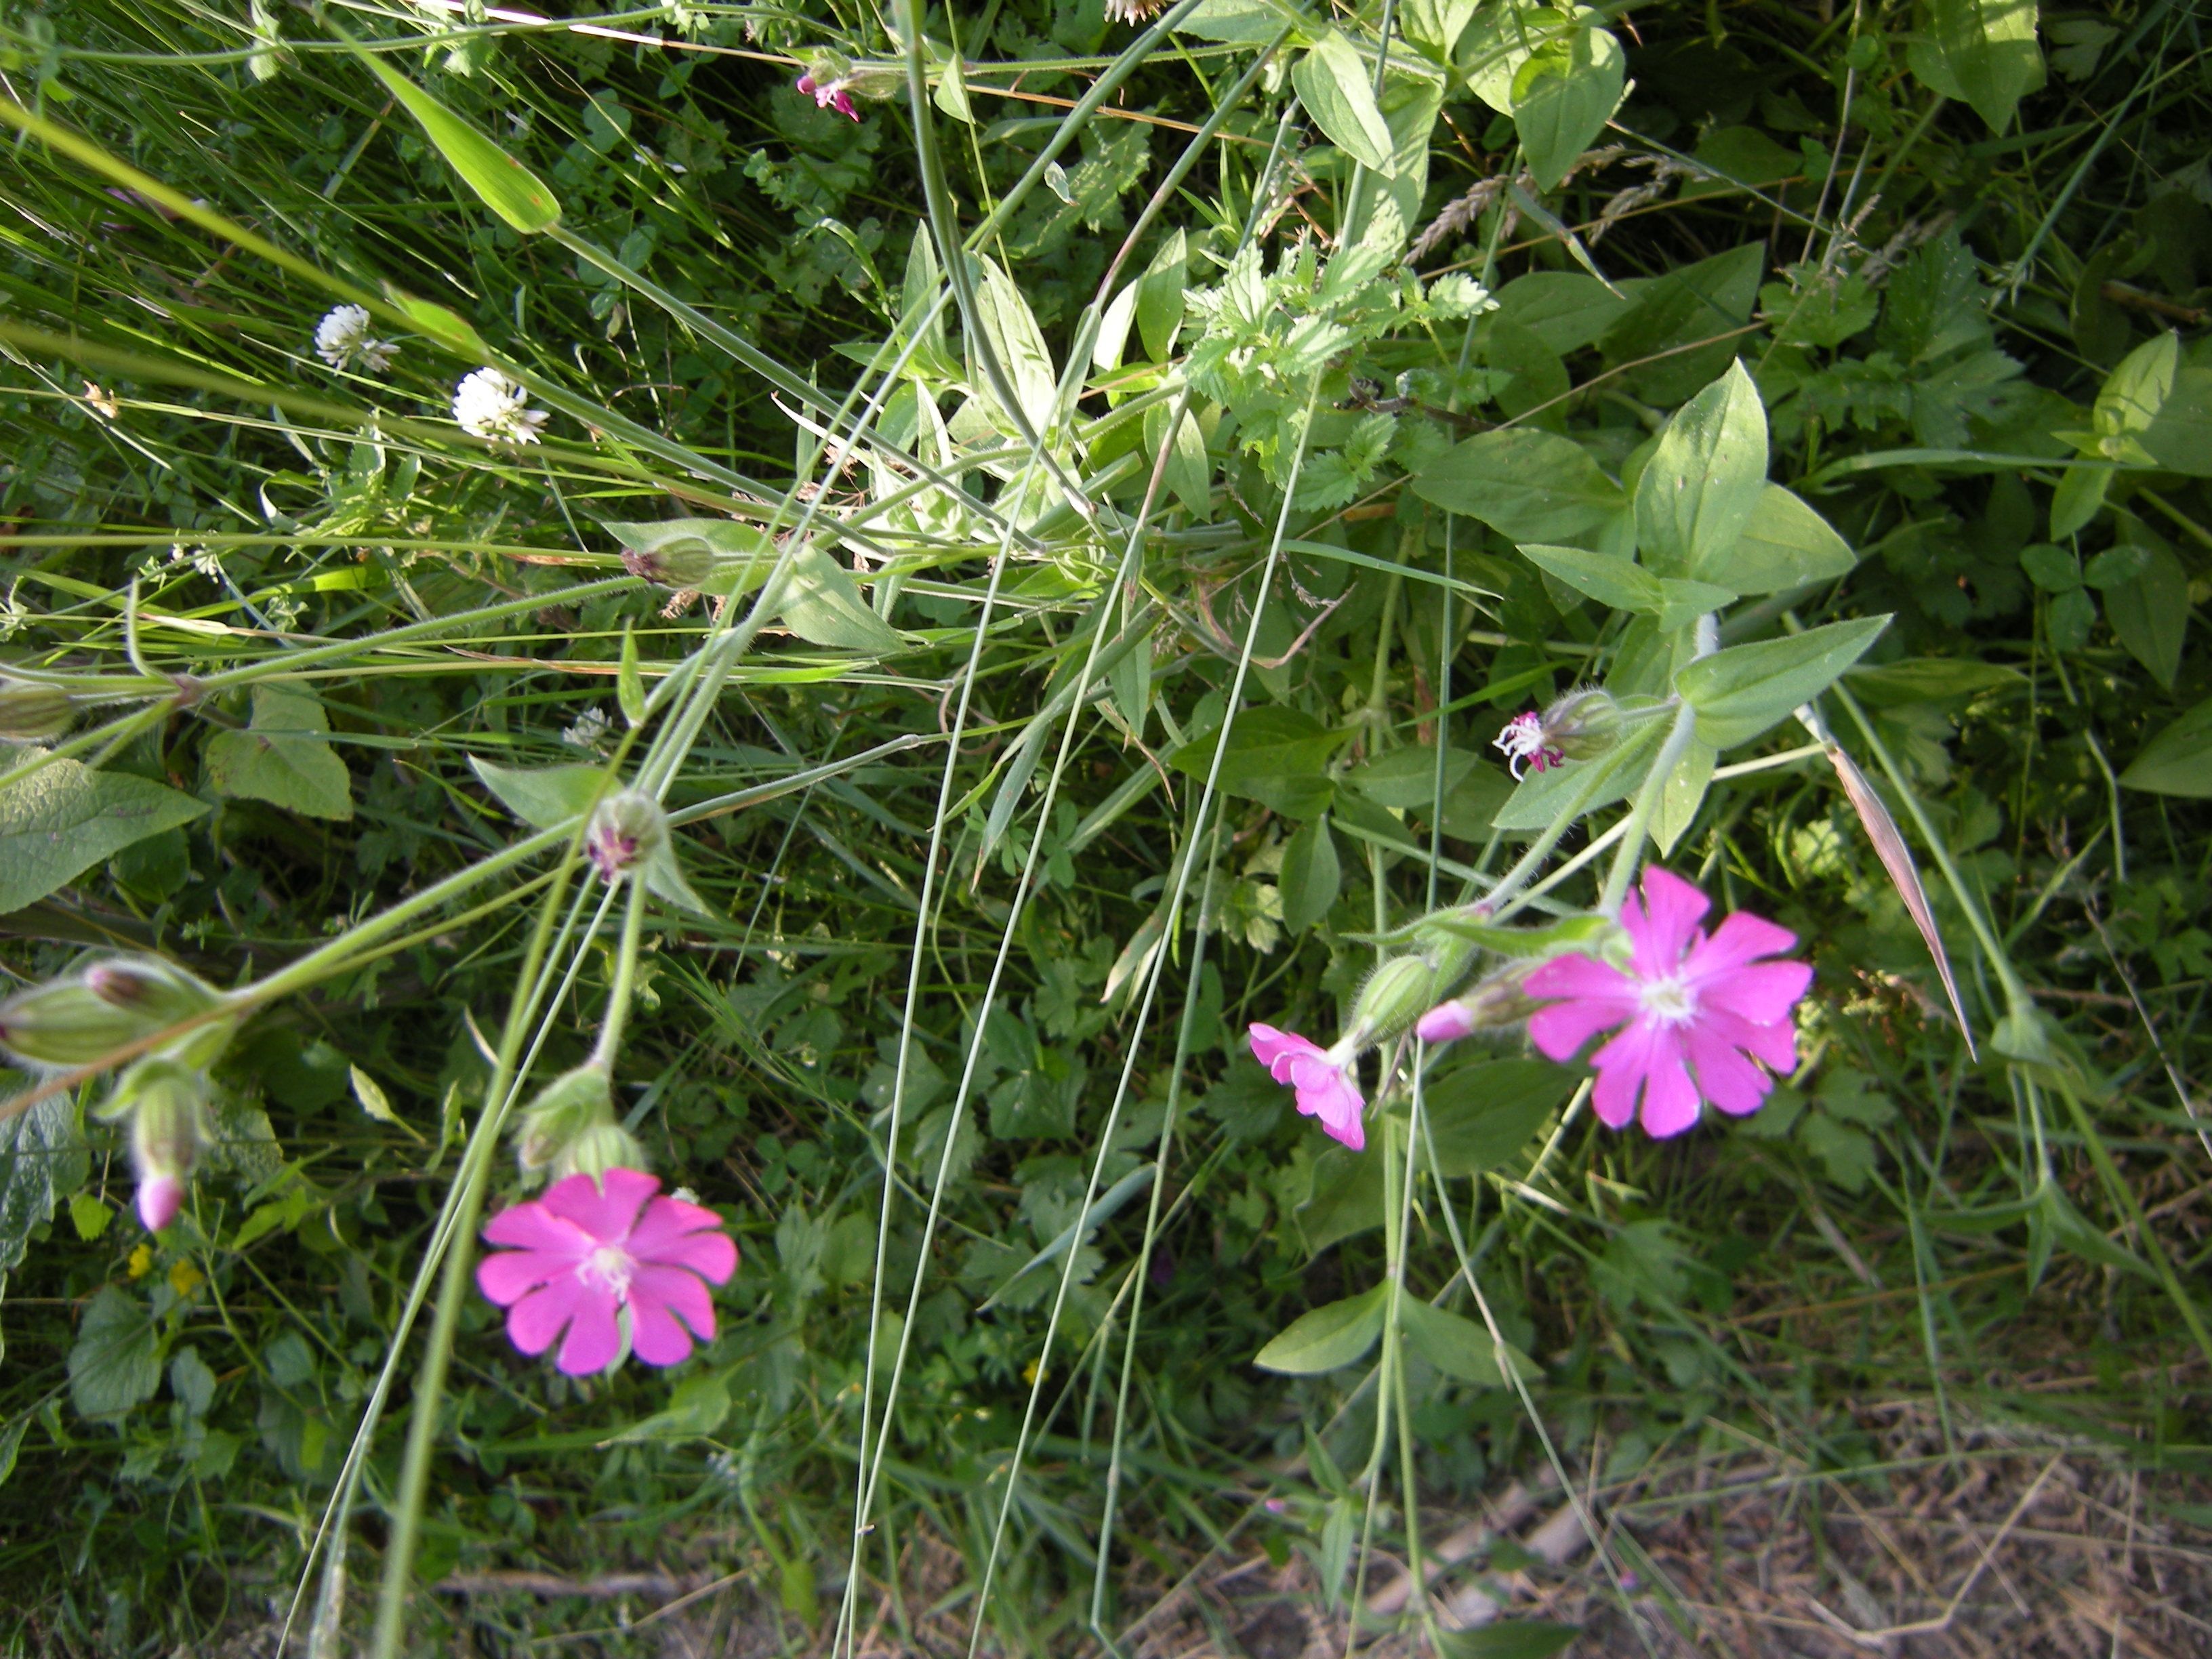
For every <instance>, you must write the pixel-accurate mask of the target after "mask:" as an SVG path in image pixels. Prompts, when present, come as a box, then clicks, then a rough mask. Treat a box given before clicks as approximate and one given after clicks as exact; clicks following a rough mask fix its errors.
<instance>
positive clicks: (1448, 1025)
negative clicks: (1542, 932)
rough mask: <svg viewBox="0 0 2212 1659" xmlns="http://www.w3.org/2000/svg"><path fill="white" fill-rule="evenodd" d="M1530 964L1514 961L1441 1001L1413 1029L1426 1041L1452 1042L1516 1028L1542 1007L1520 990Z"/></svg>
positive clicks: (1531, 963) (1532, 965)
mask: <svg viewBox="0 0 2212 1659" xmlns="http://www.w3.org/2000/svg"><path fill="white" fill-rule="evenodd" d="M1535 965H1536V964H1535V963H1534V962H1533V961H1532V962H1516V963H1509V964H1507V965H1506V966H1505V967H1504V968H1501V969H1498V972H1496V973H1494V974H1492V975H1491V976H1490V977H1489V978H1487V979H1486V980H1484V981H1481V982H1480V984H1477V985H1474V986H1472V987H1469V988H1468V990H1466V991H1464V992H1462V993H1461V994H1459V995H1458V996H1455V997H1454V998H1452V999H1451V1000H1449V1002H1440V1003H1438V1004H1437V1006H1435V1007H1433V1008H1431V1009H1430V1010H1429V1012H1426V1013H1425V1014H1423V1015H1422V1016H1421V1018H1420V1023H1419V1024H1417V1025H1416V1026H1414V1028H1413V1030H1414V1032H1415V1034H1416V1035H1418V1036H1419V1037H1420V1038H1421V1040H1422V1041H1423V1042H1457V1041H1458V1040H1459V1039H1460V1038H1462V1037H1463V1036H1472V1035H1474V1033H1475V1032H1477V1031H1482V1030H1500V1029H1502V1028H1504V1027H1509V1026H1514V1025H1519V1024H1522V1023H1523V1022H1524V1021H1526V1020H1527V1019H1528V1017H1529V1016H1530V1015H1531V1014H1533V1013H1534V1012H1536V1011H1537V1009H1539V1008H1540V1007H1541V1006H1543V1005H1542V1004H1541V1003H1540V1002H1538V1001H1536V1000H1535V999H1534V998H1533V997H1531V996H1529V995H1528V993H1527V992H1525V991H1524V990H1522V986H1521V981H1522V980H1524V979H1526V978H1527V977H1528V971H1529V969H1532V968H1534V966H1535Z"/></svg>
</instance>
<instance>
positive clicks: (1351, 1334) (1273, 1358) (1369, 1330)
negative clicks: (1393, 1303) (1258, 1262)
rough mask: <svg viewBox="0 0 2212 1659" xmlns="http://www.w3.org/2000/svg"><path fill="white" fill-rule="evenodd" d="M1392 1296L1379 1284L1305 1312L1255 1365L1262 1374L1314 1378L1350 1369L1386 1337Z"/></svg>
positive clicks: (1266, 1349)
mask: <svg viewBox="0 0 2212 1659" xmlns="http://www.w3.org/2000/svg"><path fill="white" fill-rule="evenodd" d="M1389 1296H1390V1287H1389V1285H1387V1284H1386V1285H1376V1286H1375V1288H1374V1289H1372V1290H1370V1291H1362V1292H1361V1293H1360V1294H1359V1295H1358V1296H1348V1297H1345V1298H1344V1300H1342V1301H1341V1302H1331V1303H1328V1304H1326V1305H1324V1306H1322V1307H1319V1308H1315V1309H1312V1310H1309V1311H1308V1312H1306V1313H1304V1314H1301V1315H1299V1316H1298V1317H1297V1319H1295V1320H1293V1321H1291V1323H1290V1325H1289V1326H1288V1327H1287V1328H1285V1329H1284V1330H1283V1331H1282V1332H1281V1333H1280V1334H1278V1335H1277V1336H1276V1338H1275V1339H1274V1340H1273V1341H1272V1342H1270V1343H1268V1344H1267V1346H1266V1347H1264V1348H1262V1349H1261V1350H1260V1352H1258V1353H1257V1354H1256V1355H1255V1356H1254V1357H1253V1360H1252V1363H1253V1364H1255V1365H1257V1366H1259V1367H1260V1368H1261V1370H1270V1371H1281V1372H1284V1373H1285V1374H1287V1375H1289V1376H1318V1375H1319V1374H1321V1373H1322V1372H1323V1371H1333V1370H1336V1369H1337V1368H1338V1367H1339V1366H1342V1365H1349V1364H1352V1361H1354V1360H1356V1359H1358V1358H1359V1357H1360V1356H1361V1355H1362V1354H1364V1353H1365V1352H1367V1351H1368V1349H1370V1348H1371V1347H1373V1346H1375V1339H1376V1337H1378V1336H1380V1335H1382V1334H1383V1316H1384V1314H1385V1313H1386V1311H1387V1310H1388V1309H1389Z"/></svg>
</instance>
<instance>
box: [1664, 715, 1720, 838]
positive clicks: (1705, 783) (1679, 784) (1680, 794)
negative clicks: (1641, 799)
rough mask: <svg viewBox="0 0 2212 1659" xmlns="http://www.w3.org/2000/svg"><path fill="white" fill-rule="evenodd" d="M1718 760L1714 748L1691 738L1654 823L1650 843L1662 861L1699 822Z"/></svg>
mask: <svg viewBox="0 0 2212 1659" xmlns="http://www.w3.org/2000/svg"><path fill="white" fill-rule="evenodd" d="M1718 759H1719V756H1718V754H1717V752H1716V751H1715V750H1714V748H1713V746H1712V744H1709V743H1700V742H1699V741H1698V739H1697V738H1691V739H1690V746H1689V749H1688V750H1686V752H1685V753H1684V754H1683V756H1682V758H1681V759H1680V760H1679V761H1677V762H1675V763H1674V770H1673V771H1672V772H1670V773H1668V775H1667V782H1666V784H1665V786H1664V787H1662V789H1661V790H1660V792H1659V810H1658V811H1656V813H1654V814H1653V815H1652V819H1651V839H1652V840H1653V842H1656V844H1657V846H1658V848H1659V856H1660V857H1662V858H1664V857H1666V856H1667V855H1668V854H1669V853H1671V852H1673V851H1674V843H1675V842H1678V841H1680V840H1681V839H1682V836H1683V835H1684V833H1685V832H1686V831H1687V830H1688V829H1689V827H1690V825H1691V823H1692V822H1693V821H1694V820H1695V819H1696V817H1697V816H1698V808H1699V807H1700V806H1702V805H1704V804H1705V791H1706V790H1707V789H1709V788H1711V787H1712V781H1713V765H1714V763H1715V762H1716V761H1717V760H1718Z"/></svg>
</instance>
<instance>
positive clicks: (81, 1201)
mask: <svg viewBox="0 0 2212 1659" xmlns="http://www.w3.org/2000/svg"><path fill="white" fill-rule="evenodd" d="M69 1208H70V1226H72V1227H74V1228H76V1236H77V1237H79V1238H81V1239H83V1240H85V1241H86V1242H87V1243H93V1242H94V1241H96V1240H98V1239H99V1238H100V1237H102V1236H103V1235H105V1234H106V1231H107V1230H108V1228H109V1226H111V1225H112V1224H113V1222H114V1220H115V1212H114V1211H112V1210H111V1209H109V1208H108V1207H107V1205H106V1202H105V1201H104V1200H102V1199H101V1198H100V1195H99V1194H97V1193H78V1194H76V1195H75V1196H73V1197H72V1198H71V1199H70V1201H69Z"/></svg>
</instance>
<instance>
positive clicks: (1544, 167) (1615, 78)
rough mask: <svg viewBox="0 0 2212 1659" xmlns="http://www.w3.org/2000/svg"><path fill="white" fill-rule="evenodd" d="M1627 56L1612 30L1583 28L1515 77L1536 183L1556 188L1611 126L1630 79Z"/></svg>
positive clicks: (1517, 117) (1516, 107) (1518, 114)
mask: <svg viewBox="0 0 2212 1659" xmlns="http://www.w3.org/2000/svg"><path fill="white" fill-rule="evenodd" d="M1627 64H1628V58H1627V55H1626V53H1625V52H1622V51H1621V49H1620V41H1618V40H1615V39H1614V38H1613V34H1612V33H1611V32H1610V31H1608V30H1606V29H1601V28H1588V27H1585V28H1578V29H1577V30H1576V31H1575V32H1574V33H1573V34H1572V35H1571V36H1570V37H1569V40H1568V43H1567V49H1566V50H1565V51H1564V52H1560V51H1558V50H1557V49H1556V48H1553V49H1549V50H1547V51H1545V52H1539V53H1537V54H1536V55H1535V56H1534V57H1532V58H1529V60H1528V62H1527V63H1526V64H1522V66H1521V68H1520V70H1517V71H1516V73H1515V75H1514V77H1513V125H1514V129H1515V131H1517V132H1518V133H1519V134H1520V137H1521V148H1522V153H1523V154H1524V155H1526V156H1527V157H1528V169H1529V171H1530V172H1531V173H1534V175H1535V178H1536V188H1537V189H1539V190H1541V191H1551V190H1556V189H1557V188H1558V187H1559V181H1560V180H1561V179H1564V178H1565V176H1566V174H1567V173H1568V170H1569V169H1570V168H1571V167H1573V166H1574V164H1575V163H1576V161H1578V160H1579V159H1580V158H1581V156H1582V154H1583V151H1584V150H1586V149H1589V146H1590V141H1591V140H1592V139H1594V138H1595V137H1597V135H1598V134H1599V133H1601V132H1602V131H1604V130H1605V124H1606V122H1607V121H1608V120H1609V119H1611V118H1612V116H1613V110H1614V108H1615V107H1616V106H1618V105H1619V104H1620V95H1621V92H1622V90H1623V88H1625V86H1626V82H1627V75H1628V70H1627Z"/></svg>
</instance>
